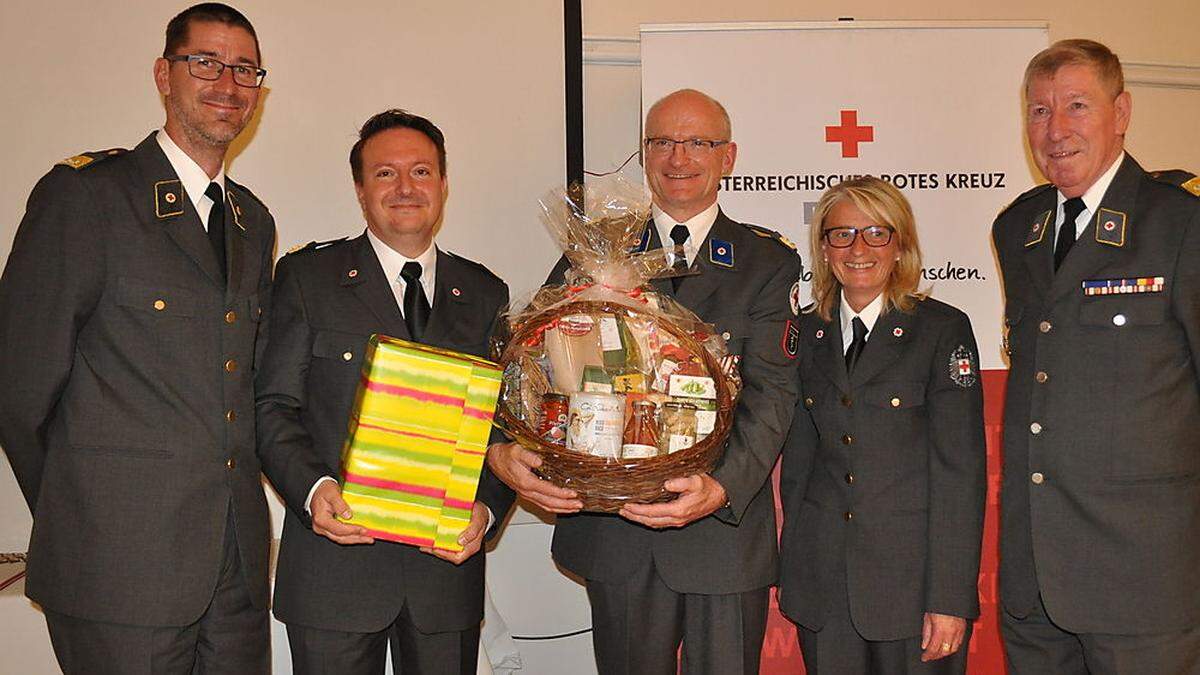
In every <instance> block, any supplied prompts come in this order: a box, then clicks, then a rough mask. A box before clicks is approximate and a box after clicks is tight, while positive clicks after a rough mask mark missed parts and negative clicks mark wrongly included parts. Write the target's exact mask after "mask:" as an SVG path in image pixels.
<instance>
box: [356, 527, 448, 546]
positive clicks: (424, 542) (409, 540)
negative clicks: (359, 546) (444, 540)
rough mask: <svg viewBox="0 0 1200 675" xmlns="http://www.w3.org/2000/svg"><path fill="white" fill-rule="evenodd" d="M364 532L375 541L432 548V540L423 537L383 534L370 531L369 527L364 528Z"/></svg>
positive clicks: (391, 533) (379, 531)
mask: <svg viewBox="0 0 1200 675" xmlns="http://www.w3.org/2000/svg"><path fill="white" fill-rule="evenodd" d="M366 530H367V536H368V537H375V538H376V539H385V540H387V541H397V542H401V543H404V544H415V545H417V546H433V540H432V539H426V538H425V537H410V536H408V535H404V534H396V533H395V532H384V531H383V530H372V529H371V528H369V527H368V528H366Z"/></svg>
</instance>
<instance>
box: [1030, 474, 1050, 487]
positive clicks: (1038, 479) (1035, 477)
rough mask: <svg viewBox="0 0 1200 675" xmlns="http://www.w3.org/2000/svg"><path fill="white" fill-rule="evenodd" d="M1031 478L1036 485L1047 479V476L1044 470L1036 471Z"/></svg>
mask: <svg viewBox="0 0 1200 675" xmlns="http://www.w3.org/2000/svg"><path fill="white" fill-rule="evenodd" d="M1029 480H1031V481H1033V484H1034V485H1041V484H1042V483H1044V482H1045V481H1046V477H1045V476H1043V475H1042V472H1040V471H1034V472H1033V475H1031V476H1030V477H1029Z"/></svg>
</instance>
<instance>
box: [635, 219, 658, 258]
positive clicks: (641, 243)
mask: <svg viewBox="0 0 1200 675" xmlns="http://www.w3.org/2000/svg"><path fill="white" fill-rule="evenodd" d="M653 222H654V221H650V222H649V223H646V227H645V228H643V229H642V237H641V238H640V239H638V242H637V244H636V245H635V246H634V247H633V251H631V253H645V252H646V249H647V248H649V247H650V228H651V227H652V226H653Z"/></svg>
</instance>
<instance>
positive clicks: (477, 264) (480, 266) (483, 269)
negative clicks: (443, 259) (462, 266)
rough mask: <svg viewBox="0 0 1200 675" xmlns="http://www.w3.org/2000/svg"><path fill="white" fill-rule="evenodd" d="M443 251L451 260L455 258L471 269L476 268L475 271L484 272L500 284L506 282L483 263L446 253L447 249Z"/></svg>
mask: <svg viewBox="0 0 1200 675" xmlns="http://www.w3.org/2000/svg"><path fill="white" fill-rule="evenodd" d="M441 250H443V251H444V252H445V253H446V255H448V256H450V257H451V258H454V259H455V260H461V261H462V262H464V263H466V264H468V265H470V266H471V267H474V268H475V269H477V270H479V271H480V272H483V273H484V274H486V275H488V276H489V277H492V278H493V279H495V280H496V281H499V282H500V283H504V280H503V279H501V278H500V277H498V276H496V273H495V272H493V271H491V270H490V269H488V267H487V265H484V264H483V263H480V262H475V261H474V260H471V259H470V258H464V257H462V256H461V255H459V254H457V253H451V252H450V251H445V249H441Z"/></svg>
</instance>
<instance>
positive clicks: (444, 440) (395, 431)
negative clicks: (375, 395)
mask: <svg viewBox="0 0 1200 675" xmlns="http://www.w3.org/2000/svg"><path fill="white" fill-rule="evenodd" d="M358 426H359V427H364V428H367V429H376V430H378V431H382V432H384V433H388V434H396V435H397V436H409V437H411V438H421V439H424V440H427V441H433V442H435V443H445V444H447V445H454V443H455V440H454V439H453V438H450V439H447V438H442V437H440V436H430V435H429V434H418V433H417V432H415V431H401V430H399V429H392V428H390V427H381V426H379V425H378V424H367V423H366V422H359V423H358Z"/></svg>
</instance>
